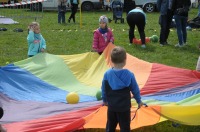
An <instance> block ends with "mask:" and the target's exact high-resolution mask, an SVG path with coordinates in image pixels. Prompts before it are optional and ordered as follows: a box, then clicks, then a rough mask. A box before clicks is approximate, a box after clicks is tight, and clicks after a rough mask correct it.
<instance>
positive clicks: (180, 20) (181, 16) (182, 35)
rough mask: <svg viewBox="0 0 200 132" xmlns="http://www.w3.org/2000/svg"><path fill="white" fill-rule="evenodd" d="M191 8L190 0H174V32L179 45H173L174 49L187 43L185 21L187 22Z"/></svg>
mask: <svg viewBox="0 0 200 132" xmlns="http://www.w3.org/2000/svg"><path fill="white" fill-rule="evenodd" d="M190 6H191V1H190V0H174V1H173V7H172V8H174V10H175V12H174V19H175V22H176V30H177V35H178V41H179V43H178V44H176V45H175V47H183V46H184V45H185V44H186V41H187V30H186V26H187V20H188V12H189V8H190Z"/></svg>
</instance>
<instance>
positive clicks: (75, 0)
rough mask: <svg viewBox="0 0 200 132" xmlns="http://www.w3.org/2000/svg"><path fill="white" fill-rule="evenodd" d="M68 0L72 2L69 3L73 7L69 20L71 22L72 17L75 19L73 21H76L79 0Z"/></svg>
mask: <svg viewBox="0 0 200 132" xmlns="http://www.w3.org/2000/svg"><path fill="white" fill-rule="evenodd" d="M68 1H69V2H70V3H69V5H70V7H71V15H70V17H69V19H68V22H69V23H70V21H71V19H73V22H74V23H75V22H76V19H75V15H76V12H77V9H78V4H79V0H68Z"/></svg>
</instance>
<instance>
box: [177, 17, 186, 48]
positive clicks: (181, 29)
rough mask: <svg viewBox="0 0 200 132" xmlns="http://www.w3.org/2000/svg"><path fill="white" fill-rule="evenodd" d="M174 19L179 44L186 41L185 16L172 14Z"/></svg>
mask: <svg viewBox="0 0 200 132" xmlns="http://www.w3.org/2000/svg"><path fill="white" fill-rule="evenodd" d="M174 19H175V22H176V29H177V35H178V41H179V44H180V45H182V44H183V43H186V40H187V31H186V26H187V17H185V16H179V15H174Z"/></svg>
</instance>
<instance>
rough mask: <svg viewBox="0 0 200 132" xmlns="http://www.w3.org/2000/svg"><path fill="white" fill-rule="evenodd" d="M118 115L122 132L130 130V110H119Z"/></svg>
mask: <svg viewBox="0 0 200 132" xmlns="http://www.w3.org/2000/svg"><path fill="white" fill-rule="evenodd" d="M117 115H118V121H119V127H120V132H130V131H131V128H130V110H129V111H126V112H118V113H117Z"/></svg>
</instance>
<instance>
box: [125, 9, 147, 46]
mask: <svg viewBox="0 0 200 132" xmlns="http://www.w3.org/2000/svg"><path fill="white" fill-rule="evenodd" d="M126 20H127V23H128V25H129V42H130V43H133V38H135V35H134V30H135V25H136V26H137V28H138V31H139V34H140V38H141V41H142V45H141V47H142V48H146V42H145V32H144V29H145V25H146V14H145V13H144V11H143V9H142V8H140V7H136V8H135V9H133V10H131V11H129V13H128V15H127V18H126Z"/></svg>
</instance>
